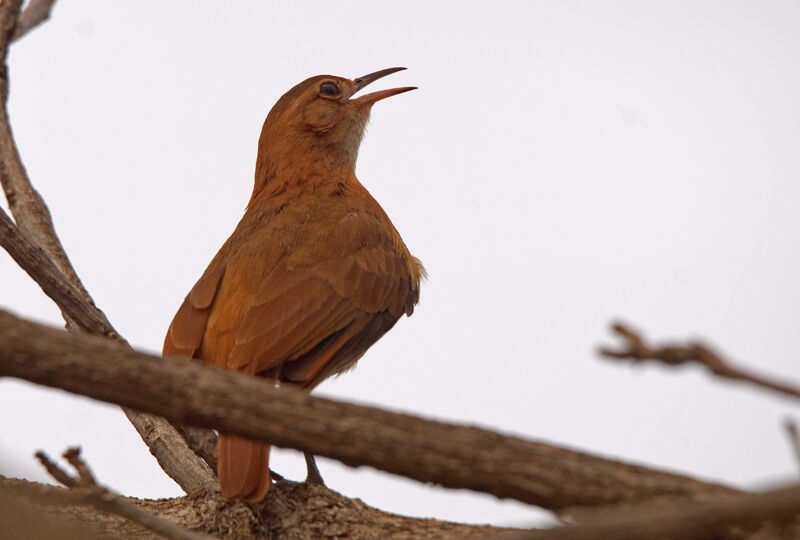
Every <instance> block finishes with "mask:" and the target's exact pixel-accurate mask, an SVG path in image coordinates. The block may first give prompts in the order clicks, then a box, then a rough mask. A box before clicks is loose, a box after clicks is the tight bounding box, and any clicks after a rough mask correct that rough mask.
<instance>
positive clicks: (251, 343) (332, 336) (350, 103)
mask: <svg viewBox="0 0 800 540" xmlns="http://www.w3.org/2000/svg"><path fill="white" fill-rule="evenodd" d="M403 69H405V68H401V67H396V68H388V69H383V70H380V71H376V72H374V73H370V74H369V75H364V76H362V77H357V78H355V79H348V78H345V77H339V76H333V75H318V76H314V77H311V78H308V79H306V80H305V81H303V82H301V83H299V84H297V85H296V86H294V87H293V88H292V89H290V90H289V91H288V92H286V93H285V94H284V95H283V96H282V97H281V98H280V99H279V100H278V101H277V102H276V103H275V105H274V106H273V107H272V109H271V110H270V111H269V113H268V115H267V117H266V120H265V121H264V124H263V127H262V130H261V136H260V137H259V141H258V153H257V158H256V167H255V178H254V186H253V191H252V194H251V196H250V201H249V202H248V204H247V207H246V209H245V212H244V215H243V216H242V218H241V220H240V221H239V223H238V225H237V226H236V228H235V230H234V231H233V234H232V235H231V236H230V237H229V238H228V239H227V241H225V242H224V244H223V245H222V247H221V248H220V249H219V252H218V253H217V254H216V256H214V258H213V259H212V260H211V263H210V264H209V265H208V267H207V268H206V270H205V272H203V274H202V276H201V277H200V279H199V280H198V281H197V283H196V284H195V285H194V287H192V289H191V290H190V291H189V293H188V295H187V296H186V298H185V299H184V301H183V303H182V304H181V306H180V308H179V309H178V311H177V313H176V314H175V317H174V319H173V320H172V323H171V324H170V326H169V329H168V331H167V334H166V337H165V339H164V347H163V355H164V356H177V357H183V358H190V359H195V360H199V361H202V362H204V363H206V364H208V365H211V366H215V367H217V368H222V369H227V370H233V371H238V372H242V373H246V374H250V375H253V376H258V377H261V378H263V379H265V380H266V381H267V382H268V383H269V384H271V385H273V386H294V387H298V388H301V389H304V390H306V391H309V392H310V391H311V390H312V389H313V388H314V387H316V386H317V385H319V384H320V383H321V382H322V381H324V380H325V379H327V378H329V377H331V376H333V375H338V374H341V373H343V372H345V371H347V370H349V369H351V368H352V367H353V366H354V365H355V363H356V362H357V361H358V360H359V359H360V358H361V356H362V355H363V354H364V353H365V352H366V351H367V349H368V348H369V347H370V346H372V344H373V343H375V342H376V341H377V340H378V339H380V337H381V336H383V335H384V334H385V333H386V332H387V331H389V330H390V329H391V328H392V327H393V326H394V325H395V323H396V322H397V321H398V320H399V319H400V318H401V317H402V316H403V315H407V316H410V315H411V314H412V313H413V311H414V306H415V305H416V304H417V303H418V301H419V295H420V282H421V281H422V280H423V279H424V278H425V277H426V273H425V269H424V267H423V266H422V264H421V262H420V261H419V259H417V258H416V257H414V256H413V255H411V253H410V252H409V250H408V247H407V246H406V244H405V242H403V239H402V238H401V237H400V234H399V233H398V231H397V229H396V228H395V226H394V225H393V224H392V222H391V220H390V219H389V217H388V215H387V214H386V212H385V211H384V210H383V208H381V206H380V204H378V202H377V201H376V200H375V199H374V198H373V197H372V195H371V194H370V193H369V191H367V189H366V188H365V187H364V186H363V185H362V184H361V183H360V182H359V180H358V179H357V178H356V175H355V165H356V158H357V156H358V151H359V147H360V144H361V140H362V138H363V136H364V130H365V127H366V125H367V121H368V119H369V116H370V111H371V109H372V106H373V105H374V104H375V103H377V102H378V101H380V100H383V99H385V98H388V97H391V96H394V95H397V94H401V93H404V92H408V91H409V90H415V89H416V87H401V88H392V89H387V90H379V91H376V92H372V93H369V94H366V95H361V96H356V94H357V93H358V92H359V91H360V90H362V89H363V88H364V87H366V86H367V85H369V84H371V83H373V82H375V81H376V80H378V79H381V78H383V77H385V76H387V75H390V74H392V73H395V72H398V71H401V70H403ZM269 449H270V447H269V445H268V444H266V443H262V442H256V441H250V440H247V439H244V438H241V437H237V436H232V435H228V434H225V433H221V434H220V435H219V437H218V474H219V483H220V491H221V493H222V495H223V496H224V497H225V498H226V499H228V500H233V499H243V500H245V501H248V502H255V501H259V500H261V499H263V498H264V497H265V495H266V494H267V492H268V491H269V488H270V483H271V480H270V470H269ZM306 462H307V464H308V470H309V473H308V478H307V481H318V482H321V481H322V480H321V477H320V476H319V473H318V470H317V469H316V465H315V463H314V459H313V456H311V455H310V454H306Z"/></svg>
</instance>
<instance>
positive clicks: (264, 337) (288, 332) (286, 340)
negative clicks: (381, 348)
mask: <svg viewBox="0 0 800 540" xmlns="http://www.w3.org/2000/svg"><path fill="white" fill-rule="evenodd" d="M320 242H322V243H324V246H325V247H324V248H322V249H320V250H318V253H319V255H317V256H315V258H314V260H309V259H308V258H307V257H302V259H301V258H300V257H296V258H293V257H292V256H289V257H286V258H285V259H283V260H281V261H280V262H279V263H278V264H277V265H276V266H275V268H274V269H273V270H272V271H271V272H270V273H269V274H268V275H267V276H266V277H265V279H264V280H263V281H262V283H261V284H260V285H259V287H258V290H257V292H256V294H255V295H254V296H253V298H252V303H251V306H250V308H249V310H248V311H247V313H246V315H245V317H244V319H243V321H242V324H241V326H240V327H239V329H238V332H237V334H236V340H235V343H234V346H233V348H232V349H231V351H230V354H229V356H228V361H227V367H228V368H229V369H236V370H244V371H247V372H249V373H262V372H267V371H270V370H273V369H279V370H280V376H281V377H282V378H283V379H284V380H290V381H292V382H296V383H298V384H301V385H304V386H314V385H316V384H317V383H319V382H320V381H321V380H322V379H324V378H325V377H327V376H329V375H331V374H333V373H336V372H339V371H341V370H343V369H346V368H347V367H349V366H350V365H352V363H353V362H355V361H356V360H357V359H358V358H359V357H360V356H361V355H362V354H363V353H364V352H365V351H366V350H367V348H369V346H370V345H372V344H373V343H374V342H375V341H376V340H377V339H378V338H380V337H381V336H382V335H383V334H384V333H386V332H387V331H388V330H389V329H390V328H391V327H392V326H393V325H394V323H395V322H397V319H399V318H400V316H401V315H402V314H403V313H404V312H410V310H411V309H413V305H414V304H415V303H416V298H417V294H418V292H417V286H416V284H414V283H412V279H413V278H412V276H411V273H410V271H409V268H408V264H407V263H406V261H405V259H404V258H403V256H402V255H401V253H400V252H399V251H398V250H397V248H396V246H395V244H394V242H393V239H392V237H391V234H390V233H389V232H388V231H386V230H385V229H384V227H383V226H382V224H381V223H380V222H379V221H378V220H377V219H375V218H374V217H373V216H370V215H366V214H356V215H348V216H346V217H345V218H343V219H342V220H341V221H340V222H339V223H338V224H336V226H334V227H333V228H332V229H331V230H330V231H329V234H327V235H326V236H325V238H321V239H320Z"/></svg>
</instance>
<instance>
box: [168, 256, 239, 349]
mask: <svg viewBox="0 0 800 540" xmlns="http://www.w3.org/2000/svg"><path fill="white" fill-rule="evenodd" d="M224 274H225V267H224V266H222V267H220V268H217V269H215V270H212V271H210V272H209V271H207V272H206V274H204V275H203V277H201V278H200V279H199V280H198V281H197V283H196V284H195V286H194V287H193V288H192V290H191V291H189V294H188V295H186V298H185V299H184V301H183V304H181V307H180V308H179V309H178V312H177V313H176V314H175V318H174V319H173V320H172V324H170V327H169V330H168V331H167V337H166V338H165V339H164V349H163V354H164V355H165V356H167V355H169V356H188V357H190V358H191V357H194V356H196V355H197V353H198V351H199V350H200V345H201V344H202V342H203V336H204V335H205V332H206V326H207V324H208V316H209V314H210V313H211V305H212V304H213V302H214V298H215V297H216V295H217V292H218V291H219V286H220V283H221V282H222V276H223V275H224Z"/></svg>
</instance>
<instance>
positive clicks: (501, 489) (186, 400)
mask: <svg viewBox="0 0 800 540" xmlns="http://www.w3.org/2000/svg"><path fill="white" fill-rule="evenodd" d="M0 343H3V344H4V346H3V349H2V350H0V375H9V376H14V377H19V378H23V379H26V380H29V381H32V382H36V383H39V384H44V385H48V386H54V387H57V388H62V389H64V390H68V391H70V392H75V393H79V394H83V395H86V396H90V397H93V398H96V399H100V400H104V401H108V402H111V403H118V404H121V405H125V406H128V407H133V408H136V409H139V410H143V411H148V412H150V413H153V414H157V415H159V416H164V417H166V418H168V419H169V420H171V421H174V422H178V423H181V424H188V425H197V426H202V427H209V428H216V429H219V430H221V431H224V432H227V433H232V434H236V435H241V436H244V437H248V438H251V439H257V440H263V441H267V442H270V443H272V444H275V445H277V446H283V447H290V448H297V449H301V450H307V451H309V452H312V453H313V454H316V455H322V456H327V457H331V458H334V459H338V460H340V461H342V462H343V463H345V464H347V465H351V466H358V465H368V466H371V467H375V468H377V469H381V470H384V471H387V472H391V473H394V474H398V475H401V476H406V477H409V478H414V479H416V480H419V481H422V482H431V483H436V484H441V485H443V486H447V487H452V488H466V489H472V490H475V491H484V492H487V493H491V494H494V495H496V496H498V497H508V498H513V499H517V500H520V501H523V502H528V503H531V504H536V505H539V506H542V507H544V508H549V509H553V510H559V509H563V508H566V507H572V506H594V505H606V504H616V503H621V502H642V501H645V500H651V499H659V498H688V499H691V500H710V499H715V498H720V497H726V496H732V495H735V494H737V493H740V492H738V491H737V490H734V489H730V488H727V487H723V486H719V485H714V484H706V483H703V482H699V481H697V480H693V479H691V478H687V477H683V476H679V475H675V474H669V473H665V472H659V471H655V470H652V469H647V468H645V467H638V466H634V465H627V464H625V463H621V462H618V461H612V460H608V459H603V458H599V457H595V456H591V455H588V454H583V453H580V452H574V451H571V450H566V449H562V448H558V447H554V446H550V445H546V444H542V443H537V442H532V441H527V440H523V439H519V438H516V437H509V436H503V435H499V434H497V433H493V432H491V431H487V430H484V429H478V428H473V427H465V426H457V425H450V424H444V423H440V422H434V421H430V420H423V419H420V418H416V417H413V416H409V415H405V414H396V413H390V412H386V411H382V410H378V409H374V408H371V407H363V406H356V405H350V404H346V403H339V402H336V401H332V400H328V399H322V398H316V397H312V396H309V395H308V394H306V393H304V392H300V391H292V389H287V388H281V389H275V388H272V387H271V386H270V385H268V384H265V383H264V382H263V381H261V380H259V379H258V378H256V377H251V376H247V375H242V374H239V373H234V372H227V371H222V370H216V369H213V368H210V367H207V366H204V365H201V364H200V363H193V362H187V361H183V360H180V361H179V360H170V359H163V358H160V357H156V356H150V355H145V354H140V353H136V352H133V351H130V350H127V349H123V348H121V347H119V346H118V345H115V344H113V343H110V342H107V341H104V340H99V339H96V338H91V337H88V336H79V335H70V334H66V333H64V332H62V331H59V330H55V329H52V328H47V327H43V326H41V325H38V324H35V323H31V322H26V321H23V320H20V319H17V318H16V317H13V316H12V315H9V314H7V313H3V312H0Z"/></svg>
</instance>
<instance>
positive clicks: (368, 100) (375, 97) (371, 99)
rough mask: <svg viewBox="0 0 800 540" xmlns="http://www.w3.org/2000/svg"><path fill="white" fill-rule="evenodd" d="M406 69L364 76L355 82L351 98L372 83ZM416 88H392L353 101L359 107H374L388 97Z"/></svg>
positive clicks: (383, 70) (381, 71)
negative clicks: (377, 102)
mask: <svg viewBox="0 0 800 540" xmlns="http://www.w3.org/2000/svg"><path fill="white" fill-rule="evenodd" d="M404 69H406V68H404V67H394V68H388V69H382V70H380V71H376V72H375V73H370V74H369V75H364V76H363V77H358V78H357V79H355V80H354V81H353V87H352V90H351V92H350V97H351V98H352V97H353V95H354V94H355V93H356V92H358V91H359V90H361V89H362V88H364V87H365V86H367V85H368V84H370V83H373V82H375V81H377V80H378V79H380V78H382V77H386V76H387V75H391V74H392V73H397V72H398V71H403V70H404ZM416 89H417V87H416V86H404V87H402V88H390V89H388V90H379V91H377V92H372V93H371V94H366V95H363V96H361V97H359V98H356V99H354V100H353V101H354V102H355V103H356V105H358V106H364V105H366V106H372V104H374V103H375V102H376V101H380V100H382V99H385V98H387V97H391V96H395V95H397V94H402V93H403V92H408V91H409V90H416Z"/></svg>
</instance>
